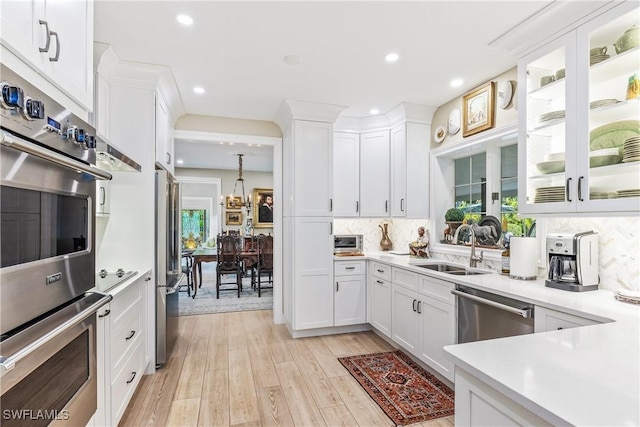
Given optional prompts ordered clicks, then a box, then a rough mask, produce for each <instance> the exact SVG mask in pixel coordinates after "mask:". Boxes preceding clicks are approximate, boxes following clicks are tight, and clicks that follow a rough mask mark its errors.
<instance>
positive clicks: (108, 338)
mask: <svg viewBox="0 0 640 427" xmlns="http://www.w3.org/2000/svg"><path fill="white" fill-rule="evenodd" d="M150 277H151V271H149V272H147V273H145V274H143V275H141V276H140V277H139V278H138V279H137V280H135V281H134V282H132V283H131V284H130V285H128V286H126V287H125V288H123V289H120V288H116V290H115V291H114V292H113V294H112V295H113V300H112V301H111V303H110V304H109V305H108V306H105V307H103V308H102V309H101V310H100V311H99V312H98V325H97V349H98V356H97V366H98V409H97V411H96V415H95V425H96V426H114V425H118V423H119V422H120V419H121V418H122V415H123V414H124V411H125V409H126V408H127V405H128V404H129V401H130V400H131V398H132V397H133V393H134V392H135V390H136V388H137V386H138V384H139V382H140V379H141V378H142V375H143V373H144V371H145V369H146V367H147V364H148V363H149V355H148V354H147V351H146V348H147V345H146V340H147V334H146V333H145V332H146V331H145V319H146V315H147V313H146V305H145V300H146V292H147V290H146V284H147V282H148V281H149V280H150Z"/></svg>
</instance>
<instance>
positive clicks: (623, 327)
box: [336, 253, 640, 426]
mask: <svg viewBox="0 0 640 427" xmlns="http://www.w3.org/2000/svg"><path fill="white" fill-rule="evenodd" d="M349 258H360V259H363V258H364V259H371V260H378V261H381V262H384V263H387V264H389V265H391V266H396V267H401V268H406V269H409V270H412V271H416V272H419V273H421V274H427V275H431V276H433V277H438V278H440V279H443V280H448V281H451V282H454V283H459V284H464V285H468V286H471V287H474V288H477V289H482V290H486V291H489V292H494V293H498V294H501V295H505V296H509V297H512V298H516V299H520V300H522V301H527V302H531V303H533V304H535V305H539V306H544V307H548V308H551V309H555V310H559V311H563V312H566V313H571V314H575V315H578V316H581V317H586V318H590V319H593V320H596V321H600V322H606V323H602V324H598V325H592V326H583V327H579V328H572V329H563V330H560V331H550V332H542V333H536V334H529V335H520V336H516V337H509V338H500V339H495V340H487V341H478V342H473V343H466V344H458V345H451V346H446V347H445V348H444V349H445V354H446V357H447V358H449V359H450V360H452V361H453V362H454V363H455V364H456V366H457V367H459V368H462V369H464V370H465V371H467V372H469V373H470V374H472V375H474V376H476V377H477V378H479V379H480V380H482V381H484V382H485V383H487V384H488V385H490V386H491V387H493V388H495V389H496V390H498V391H500V392H502V393H503V394H505V395H506V396H508V397H509V398H511V399H512V400H514V401H516V402H517V403H519V404H520V405H522V406H524V407H525V408H527V409H529V410H530V411H532V412H534V413H535V414H537V415H539V416H541V417H542V418H544V419H546V420H548V421H549V422H550V423H551V424H554V425H559V424H570V425H606V426H638V425H640V305H633V304H628V303H624V302H619V301H617V300H615V299H614V297H613V292H611V291H606V290H598V291H590V292H583V293H575V292H568V291H562V290H558V289H552V288H547V287H545V286H544V280H542V279H538V280H535V281H521V280H514V279H510V278H509V277H506V276H503V275H501V274H498V273H492V274H485V275H475V276H455V277H452V276H451V275H447V274H446V273H439V272H434V271H431V270H427V269H424V268H420V267H416V265H417V264H428V263H434V262H446V261H443V260H436V259H414V258H410V257H408V256H400V255H392V254H388V253H369V254H366V255H365V256H364V257H349ZM342 259H343V258H336V260H342Z"/></svg>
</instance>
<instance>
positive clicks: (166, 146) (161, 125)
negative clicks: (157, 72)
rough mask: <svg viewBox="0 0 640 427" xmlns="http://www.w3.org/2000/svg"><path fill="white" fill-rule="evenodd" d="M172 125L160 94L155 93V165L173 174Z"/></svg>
mask: <svg viewBox="0 0 640 427" xmlns="http://www.w3.org/2000/svg"><path fill="white" fill-rule="evenodd" d="M173 151H174V142H173V125H172V124H171V118H170V114H169V109H168V108H167V104H166V103H165V101H164V99H163V98H162V96H161V95H160V93H156V163H158V164H160V165H161V166H162V167H163V168H164V169H166V170H167V171H169V172H170V173H171V174H173V173H174V167H175V166H174V159H173V155H174V154H173Z"/></svg>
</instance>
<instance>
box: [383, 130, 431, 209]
mask: <svg viewBox="0 0 640 427" xmlns="http://www.w3.org/2000/svg"><path fill="white" fill-rule="evenodd" d="M425 160H426V159H425ZM425 163H426V162H425ZM390 196H391V197H390V199H391V216H395V217H403V216H407V128H406V125H405V124H404V123H402V124H401V125H398V126H396V127H394V128H393V129H391V195H390ZM424 196H425V197H426V194H425V195H424Z"/></svg>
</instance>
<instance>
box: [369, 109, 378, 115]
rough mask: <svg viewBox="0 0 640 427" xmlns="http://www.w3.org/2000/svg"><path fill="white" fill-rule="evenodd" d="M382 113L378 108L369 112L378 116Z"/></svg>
mask: <svg viewBox="0 0 640 427" xmlns="http://www.w3.org/2000/svg"><path fill="white" fill-rule="evenodd" d="M379 112H380V110H378V109H377V108H372V109H371V110H369V114H378V113H379Z"/></svg>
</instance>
